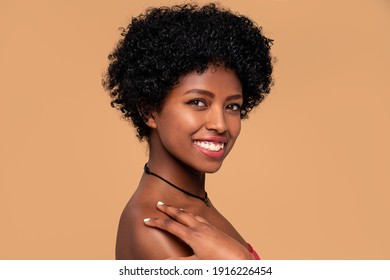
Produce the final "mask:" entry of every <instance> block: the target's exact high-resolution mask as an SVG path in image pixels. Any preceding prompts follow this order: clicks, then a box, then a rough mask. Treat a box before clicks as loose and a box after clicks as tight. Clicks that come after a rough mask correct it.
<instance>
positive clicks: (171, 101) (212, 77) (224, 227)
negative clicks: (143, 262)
mask: <svg viewBox="0 0 390 280" xmlns="http://www.w3.org/2000/svg"><path fill="white" fill-rule="evenodd" d="M242 102H243V97H242V87H241V83H240V81H239V79H238V77H237V75H236V73H235V72H234V70H231V69H227V68H224V67H218V68H215V67H212V66H210V67H209V68H208V69H207V70H206V71H205V72H203V73H202V74H198V73H196V72H191V73H189V74H187V75H185V76H184V77H183V78H182V79H181V81H180V83H179V84H178V85H177V86H176V87H175V88H174V89H173V90H172V91H171V93H170V94H169V95H168V97H167V98H166V100H165V102H164V105H163V108H162V111H161V112H160V113H157V112H152V113H151V114H149V115H148V116H147V119H148V121H147V125H148V126H149V127H150V128H151V134H150V137H149V150H150V153H149V160H148V167H149V168H150V170H151V171H152V172H154V173H157V174H158V175H160V176H162V177H163V178H165V179H167V180H168V181H170V182H172V183H174V184H175V185H177V186H180V187H181V188H182V189H185V190H186V191H188V192H190V193H192V194H196V195H198V196H201V197H204V195H205V174H206V173H214V172H216V171H218V170H219V168H220V167H221V165H222V163H223V160H224V159H225V157H226V156H227V155H228V153H229V152H230V151H231V149H232V148H233V146H234V143H235V141H236V139H237V137H238V136H239V134H240V129H241V118H240V106H241V104H242ZM205 140H207V141H208V142H215V143H216V144H218V143H222V142H223V143H224V147H223V150H221V151H219V152H212V151H208V150H206V149H204V148H201V147H199V145H197V143H198V144H199V142H196V141H205ZM159 201H160V203H159V204H158V202H159ZM161 201H162V202H163V203H161ZM145 218H147V219H146V220H145V221H144V219H145ZM116 258H117V259H186V258H187V259H252V258H253V257H252V254H251V253H250V252H249V251H248V249H247V243H246V242H245V240H244V239H243V238H242V237H241V236H240V234H239V233H238V232H237V231H236V230H235V229H234V227H233V226H232V225H231V224H230V223H229V222H228V221H227V220H226V219H225V218H224V217H223V216H222V215H221V214H220V213H219V212H218V210H217V209H216V208H215V207H214V206H213V205H212V203H211V206H210V207H208V206H207V205H206V204H205V203H204V202H203V201H201V200H199V199H196V198H193V197H190V196H188V195H186V194H184V193H182V192H180V191H179V190H176V189H175V188H173V187H171V186H169V185H167V184H166V183H165V182H163V181H162V180H160V179H158V178H156V177H154V176H151V175H147V174H145V173H143V174H142V176H141V180H140V183H139V185H138V188H137V190H136V191H135V193H134V194H133V196H132V197H131V199H130V200H129V202H128V204H127V205H126V207H125V209H124V211H123V213H122V216H121V219H120V223H119V228H118V235H117V244H116Z"/></svg>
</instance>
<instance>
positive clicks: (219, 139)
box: [194, 136, 227, 144]
mask: <svg viewBox="0 0 390 280" xmlns="http://www.w3.org/2000/svg"><path fill="white" fill-rule="evenodd" d="M194 141H205V142H215V143H224V144H226V143H227V138H226V137H222V136H210V137H203V138H198V139H194Z"/></svg>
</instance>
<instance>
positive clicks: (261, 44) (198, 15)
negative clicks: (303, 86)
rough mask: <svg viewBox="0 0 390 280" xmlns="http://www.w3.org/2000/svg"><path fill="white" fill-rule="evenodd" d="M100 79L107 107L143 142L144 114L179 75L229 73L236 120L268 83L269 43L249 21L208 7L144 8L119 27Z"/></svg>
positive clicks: (160, 101)
mask: <svg viewBox="0 0 390 280" xmlns="http://www.w3.org/2000/svg"><path fill="white" fill-rule="evenodd" d="M121 30H122V34H121V35H122V36H123V38H122V39H121V40H120V41H119V42H118V43H117V45H116V48H115V49H114V51H113V52H112V53H111V54H110V55H109V56H108V58H109V60H110V64H109V67H108V70H107V72H106V74H105V76H104V78H103V82H102V83H103V86H104V88H105V89H106V90H107V91H108V92H109V94H110V96H111V98H112V101H111V106H112V107H114V108H117V109H119V110H120V111H121V112H122V113H123V115H124V117H125V118H126V119H128V120H131V121H132V123H133V125H134V126H135V128H136V129H137V137H138V138H139V139H140V140H144V139H145V138H146V139H148V137H149V134H150V128H149V127H148V126H147V125H146V123H145V121H146V119H145V115H148V113H149V112H161V109H162V105H163V103H164V100H165V98H166V96H167V95H168V94H169V93H170V91H171V90H172V88H173V87H174V86H175V85H177V84H178V83H179V80H180V78H181V77H183V76H184V75H186V74H188V73H189V72H192V71H197V72H198V73H202V72H204V71H205V70H206V69H207V68H208V67H209V66H210V65H214V66H216V67H218V66H224V67H226V68H230V69H234V70H235V72H236V74H237V76H238V78H239V79H240V82H241V84H242V89H243V105H242V108H241V118H246V117H247V115H248V113H249V112H250V111H251V110H252V109H253V108H254V107H255V106H257V105H258V104H259V103H260V102H261V101H262V100H263V99H264V96H265V95H266V94H268V93H269V92H270V87H271V84H272V75H271V74H272V57H271V54H270V48H271V45H272V43H273V40H271V39H269V38H266V37H265V36H264V35H263V34H262V29H261V27H259V26H257V25H256V24H255V23H254V22H253V21H252V20H250V19H249V18H247V17H245V16H242V15H238V14H235V13H232V12H231V11H230V10H227V9H225V8H222V7H220V6H217V5H216V4H213V3H211V4H208V5H205V6H202V7H199V6H198V5H196V4H184V5H176V6H173V7H160V8H149V9H148V10H146V12H145V14H142V15H140V16H138V17H135V18H133V19H132V21H131V23H130V24H129V25H128V26H127V28H122V29H121Z"/></svg>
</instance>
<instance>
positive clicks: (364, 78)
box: [0, 0, 390, 259]
mask: <svg viewBox="0 0 390 280" xmlns="http://www.w3.org/2000/svg"><path fill="white" fill-rule="evenodd" d="M220 2H221V3H222V4H224V5H225V6H227V7H230V8H231V9H233V10H236V11H239V12H240V13H242V14H245V15H248V16H250V17H251V18H252V19H254V20H255V21H257V22H258V23H259V24H260V25H262V26H263V28H264V32H265V34H267V35H268V36H270V37H272V38H273V39H275V46H274V48H273V54H274V55H275V56H276V57H277V59H278V62H277V63H276V64H275V80H276V83H275V87H274V89H273V92H272V94H271V95H270V96H269V97H268V98H267V99H266V101H265V102H264V103H263V104H262V105H261V107H260V108H259V109H258V110H256V111H255V112H254V113H253V114H252V115H251V116H250V119H249V120H246V121H244V124H243V131H242V134H241V137H240V139H239V141H238V143H237V145H236V147H235V150H233V152H232V154H231V156H230V158H228V159H227V161H226V162H225V164H224V166H223V168H222V169H221V171H220V172H219V173H218V174H215V175H211V176H210V177H209V179H208V192H209V193H210V197H211V198H212V200H213V201H214V204H216V205H217V207H219V209H220V210H221V211H222V212H223V213H224V214H225V216H226V217H227V218H228V219H229V220H230V221H231V222H232V223H233V224H234V225H235V226H236V228H237V229H238V230H239V231H240V232H241V233H242V235H243V236H244V237H245V238H246V239H247V240H248V241H249V242H251V243H252V245H253V246H254V247H255V248H256V249H257V250H258V251H259V253H260V255H261V256H262V257H263V258H265V259H390V240H389V236H390V223H389V213H390V203H389V196H390V190H389V187H390V175H389V174H390V172H389V166H390V148H389V143H390V131H389V123H390V85H389V80H390V75H389V66H390V52H389V50H390V32H389V29H390V2H389V1H388V0H365V1H363V0H342V1H337V0H332V1H325V0H323V1H318V0H314V1H313V0H294V1H288V0H285V1H282V0H280V1H276V0H274V1H271V0H269V1H256V4H253V3H251V2H255V1H238V0H230V1H229V0H226V1H220ZM173 3H180V1H163V0H160V1H141V0H137V1H125V0H121V1H92V0H84V1H76V0H72V1H51V0H47V1H45V0H36V1H28V0H25V1H22V0H19V1H11V0H1V2H0V34H1V39H0V40H1V43H0V79H1V83H0V93H1V94H0V125H1V126H0V129H1V138H0V142H1V148H0V149H1V150H0V152H1V154H0V172H1V176H0V226H1V228H0V259H112V258H114V244H115V237H116V227H117V223H118V219H119V215H120V213H121V211H122V208H123V207H124V205H125V203H126V201H127V200H128V197H129V196H130V195H131V193H132V191H133V190H134V187H135V186H136V185H137V183H138V179H139V177H140V174H141V172H142V167H143V164H144V162H145V161H146V148H145V145H144V144H140V143H138V141H137V140H136V138H135V136H134V132H133V129H132V128H131V126H129V125H128V124H127V123H126V122H124V121H122V120H120V116H119V113H117V112H116V111H114V110H113V109H111V107H110V105H109V102H110V100H109V98H108V96H107V95H106V93H105V92H104V91H103V90H102V88H101V85H100V81H101V76H102V73H103V72H104V70H105V67H106V65H107V58H106V57H107V55H108V53H109V52H110V51H111V49H112V48H113V46H114V43H115V42H116V41H117V39H118V38H119V31H118V27H120V26H124V25H125V24H127V22H128V21H129V19H130V18H131V16H134V15H138V14H139V13H140V12H141V11H143V10H144V9H145V8H146V7H149V6H153V5H162V4H165V5H169V4H173ZM200 3H204V1H200ZM250 3H251V4H250Z"/></svg>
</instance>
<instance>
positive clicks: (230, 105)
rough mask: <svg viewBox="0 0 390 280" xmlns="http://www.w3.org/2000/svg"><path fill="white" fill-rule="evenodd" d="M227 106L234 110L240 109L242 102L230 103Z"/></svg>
mask: <svg viewBox="0 0 390 280" xmlns="http://www.w3.org/2000/svg"><path fill="white" fill-rule="evenodd" d="M226 108H227V109H228V110H232V111H240V109H241V105H240V104H229V105H227V107H226Z"/></svg>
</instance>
